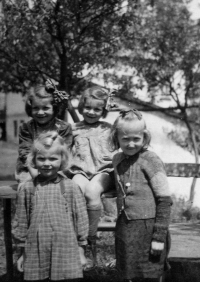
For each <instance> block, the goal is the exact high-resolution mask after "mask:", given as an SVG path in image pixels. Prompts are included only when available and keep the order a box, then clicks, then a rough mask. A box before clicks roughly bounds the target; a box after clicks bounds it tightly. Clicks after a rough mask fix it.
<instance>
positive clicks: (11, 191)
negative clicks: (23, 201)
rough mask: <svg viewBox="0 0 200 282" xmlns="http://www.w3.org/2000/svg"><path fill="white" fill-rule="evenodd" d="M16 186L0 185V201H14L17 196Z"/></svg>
mask: <svg viewBox="0 0 200 282" xmlns="http://www.w3.org/2000/svg"><path fill="white" fill-rule="evenodd" d="M17 187H18V184H12V185H7V186H1V183H0V198H2V199H15V198H16V196H17Z"/></svg>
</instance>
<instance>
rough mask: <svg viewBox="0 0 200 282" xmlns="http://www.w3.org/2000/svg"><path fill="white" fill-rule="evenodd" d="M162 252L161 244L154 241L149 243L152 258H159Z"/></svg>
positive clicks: (162, 245) (162, 244)
mask: <svg viewBox="0 0 200 282" xmlns="http://www.w3.org/2000/svg"><path fill="white" fill-rule="evenodd" d="M163 250H164V243H163V242H158V241H154V240H153V241H152V242H151V254H152V255H153V256H159V255H160V254H161V253H162V251H163Z"/></svg>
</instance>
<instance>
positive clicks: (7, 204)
mask: <svg viewBox="0 0 200 282" xmlns="http://www.w3.org/2000/svg"><path fill="white" fill-rule="evenodd" d="M3 206H4V210H3V215H4V240H5V248H6V269H7V274H6V278H7V281H9V282H11V281H12V279H13V252H12V235H11V199H3Z"/></svg>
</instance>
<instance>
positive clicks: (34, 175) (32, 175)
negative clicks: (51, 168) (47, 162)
mask: <svg viewBox="0 0 200 282" xmlns="http://www.w3.org/2000/svg"><path fill="white" fill-rule="evenodd" d="M28 170H29V173H30V175H31V177H32V178H33V179H34V178H36V177H37V176H38V170H37V169H36V168H33V167H30V166H29V167H28Z"/></svg>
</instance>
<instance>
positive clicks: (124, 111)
mask: <svg viewBox="0 0 200 282" xmlns="http://www.w3.org/2000/svg"><path fill="white" fill-rule="evenodd" d="M130 112H133V113H134V114H135V115H136V116H137V118H138V119H139V120H141V119H142V114H141V113H140V112H139V111H138V110H136V109H130V110H121V111H120V112H119V114H120V116H121V117H125V116H126V115H127V114H128V113H130Z"/></svg>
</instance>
